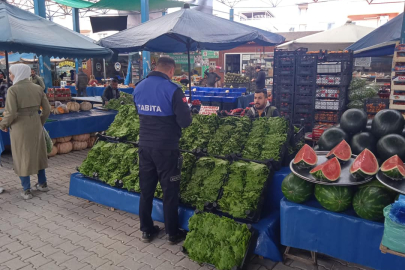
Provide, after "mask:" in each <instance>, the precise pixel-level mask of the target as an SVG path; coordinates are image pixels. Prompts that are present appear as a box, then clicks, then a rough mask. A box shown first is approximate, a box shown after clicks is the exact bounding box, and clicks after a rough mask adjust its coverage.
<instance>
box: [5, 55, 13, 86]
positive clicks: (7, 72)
mask: <svg viewBox="0 0 405 270" xmlns="http://www.w3.org/2000/svg"><path fill="white" fill-rule="evenodd" d="M4 53H5V55H4V56H5V57H6V76H7V87H10V85H11V83H10V72H9V68H10V67H9V64H8V51H5V52H4Z"/></svg>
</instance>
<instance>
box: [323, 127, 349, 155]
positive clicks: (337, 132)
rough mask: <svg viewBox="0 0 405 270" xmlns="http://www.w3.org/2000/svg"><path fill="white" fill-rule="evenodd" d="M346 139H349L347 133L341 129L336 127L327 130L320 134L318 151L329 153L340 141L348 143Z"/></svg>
mask: <svg viewBox="0 0 405 270" xmlns="http://www.w3.org/2000/svg"><path fill="white" fill-rule="evenodd" d="M348 139H349V137H348V136H347V133H346V132H344V131H343V129H340V128H337V127H332V128H329V129H327V130H325V132H324V133H322V135H321V137H320V138H319V140H318V145H319V150H321V151H330V150H332V149H333V148H334V147H335V146H336V145H338V144H339V143H340V142H341V141H343V140H346V141H348Z"/></svg>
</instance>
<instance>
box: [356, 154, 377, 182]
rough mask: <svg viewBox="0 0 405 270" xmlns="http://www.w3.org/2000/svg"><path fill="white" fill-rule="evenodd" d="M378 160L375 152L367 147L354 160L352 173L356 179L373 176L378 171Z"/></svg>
mask: <svg viewBox="0 0 405 270" xmlns="http://www.w3.org/2000/svg"><path fill="white" fill-rule="evenodd" d="M378 168H379V167H378V161H377V159H376V157H375V156H374V154H373V153H371V151H370V150H368V149H367V148H366V149H364V150H363V152H361V153H360V155H358V156H357V157H356V159H355V160H354V162H353V164H352V166H351V167H350V173H351V174H352V175H353V177H354V178H356V179H363V178H366V177H369V176H373V175H375V174H376V173H377V172H378Z"/></svg>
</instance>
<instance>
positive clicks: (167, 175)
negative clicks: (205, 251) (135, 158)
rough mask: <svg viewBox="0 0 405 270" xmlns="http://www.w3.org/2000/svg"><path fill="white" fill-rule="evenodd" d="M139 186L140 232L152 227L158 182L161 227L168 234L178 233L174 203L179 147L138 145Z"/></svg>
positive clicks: (176, 205) (179, 162)
mask: <svg viewBox="0 0 405 270" xmlns="http://www.w3.org/2000/svg"><path fill="white" fill-rule="evenodd" d="M138 151H139V185H140V188H141V200H140V205H139V216H140V220H141V231H142V232H150V231H151V229H152V228H153V220H152V217H151V215H152V204H153V198H154V194H155V190H156V186H157V183H158V181H159V182H160V185H161V186H162V190H163V211H164V218H165V230H166V233H167V234H169V235H177V233H178V210H177V209H178V206H179V197H180V196H179V193H180V178H181V166H182V162H181V160H182V159H181V155H180V151H179V150H160V149H155V148H150V147H141V146H140V147H139V150H138Z"/></svg>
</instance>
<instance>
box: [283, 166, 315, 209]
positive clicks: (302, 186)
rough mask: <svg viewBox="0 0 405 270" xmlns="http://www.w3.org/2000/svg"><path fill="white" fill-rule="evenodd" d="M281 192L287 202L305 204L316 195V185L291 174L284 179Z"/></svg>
mask: <svg viewBox="0 0 405 270" xmlns="http://www.w3.org/2000/svg"><path fill="white" fill-rule="evenodd" d="M281 191H282V192H283V194H284V196H285V197H286V198H287V200H289V201H292V202H295V203H303V202H305V201H308V200H309V199H310V198H311V196H312V194H313V193H314V184H313V183H311V182H308V181H305V180H303V179H301V178H299V177H298V176H296V175H294V174H293V173H290V174H289V175H287V176H286V177H285V178H284V180H283V183H282V184H281Z"/></svg>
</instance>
